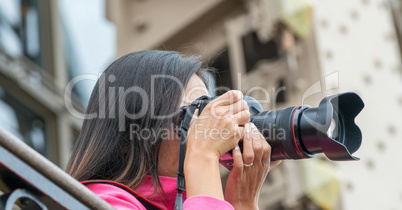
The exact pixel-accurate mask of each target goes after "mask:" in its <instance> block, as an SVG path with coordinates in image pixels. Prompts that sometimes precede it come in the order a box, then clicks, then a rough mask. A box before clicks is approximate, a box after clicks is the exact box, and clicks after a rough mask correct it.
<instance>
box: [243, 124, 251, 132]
mask: <svg viewBox="0 0 402 210" xmlns="http://www.w3.org/2000/svg"><path fill="white" fill-rule="evenodd" d="M250 131H251V128H250V123H246V125H244V133H250Z"/></svg>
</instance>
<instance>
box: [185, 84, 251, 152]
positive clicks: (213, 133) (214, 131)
mask: <svg viewBox="0 0 402 210" xmlns="http://www.w3.org/2000/svg"><path fill="white" fill-rule="evenodd" d="M247 122H250V112H249V108H248V105H247V102H246V101H244V100H243V94H242V93H241V92H240V91H234V90H231V91H228V92H226V93H225V94H223V95H222V96H220V97H219V98H217V99H215V100H213V101H211V102H210V103H209V104H208V105H207V106H206V107H205V108H204V110H203V111H202V113H201V115H200V116H199V117H198V119H196V120H195V121H194V122H193V123H192V124H191V125H190V128H189V131H188V135H187V150H188V151H191V153H190V152H188V153H187V154H194V153H202V155H203V156H205V155H213V156H214V157H215V158H216V159H219V158H220V157H221V156H222V155H223V154H225V153H226V152H228V151H229V150H231V149H233V148H234V147H235V146H236V145H237V144H238V142H239V140H240V139H241V138H242V137H243V135H244V132H243V129H244V128H243V126H239V125H244V124H246V123H247Z"/></svg>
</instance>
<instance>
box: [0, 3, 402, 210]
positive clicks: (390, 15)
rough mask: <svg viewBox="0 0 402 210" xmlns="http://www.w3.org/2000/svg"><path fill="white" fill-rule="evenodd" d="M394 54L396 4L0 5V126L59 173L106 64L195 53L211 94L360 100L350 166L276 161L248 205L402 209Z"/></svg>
mask: <svg viewBox="0 0 402 210" xmlns="http://www.w3.org/2000/svg"><path fill="white" fill-rule="evenodd" d="M401 46H402V1H401V0H354V1H350V0H338V1H331V0H319V1H313V0H203V1H199V0H169V1H161V0H160V1H157V0H85V1H79V0H0V119H2V120H0V126H1V127H3V128H6V129H7V130H8V131H10V132H12V133H13V134H14V135H16V136H17V137H19V138H20V139H22V140H23V141H25V142H26V143H27V144H28V145H30V146H32V147H33V148H34V149H36V150H37V151H38V152H39V153H41V154H42V155H44V156H45V157H47V158H48V159H49V160H51V161H52V162H54V163H55V164H57V165H58V166H60V167H61V168H64V167H65V166H66V163H67V161H68V158H69V154H70V151H71V149H72V145H73V144H74V142H75V139H76V138H77V137H78V135H79V132H80V127H81V124H82V119H80V118H79V117H78V116H79V113H84V111H85V108H86V104H87V103H88V100H89V96H90V94H91V92H92V88H93V86H94V84H95V82H96V79H97V77H98V75H99V73H101V72H102V71H103V70H104V69H105V67H107V65H108V64H110V63H111V62H112V61H113V60H114V59H116V58H118V57H120V56H122V55H124V54H127V53H130V52H133V51H139V50H147V49H162V50H176V51H180V52H182V53H183V54H185V55H194V54H196V55H202V56H203V57H205V58H206V60H207V61H208V63H209V64H210V66H212V67H214V68H216V69H217V72H216V75H215V84H213V85H215V87H218V88H219V87H225V88H230V89H239V90H242V91H243V92H244V93H245V94H248V95H251V96H253V97H255V98H257V99H259V100H260V102H262V103H263V105H264V108H265V109H267V110H268V109H277V108H284V107H288V106H295V105H301V104H309V105H311V106H317V105H318V103H319V101H320V100H321V99H322V98H323V97H325V96H327V95H331V94H334V93H338V92H346V91H354V92H356V93H358V94H359V95H360V96H361V97H362V98H363V101H364V102H365V104H366V107H365V108H364V109H363V111H362V113H361V114H360V115H359V116H358V117H357V119H356V123H357V124H358V125H359V126H360V128H361V129H362V133H363V143H362V146H361V148H360V150H359V151H358V152H356V154H355V155H356V156H358V157H360V158H361V160H360V161H355V162H331V161H328V160H327V159H326V158H325V156H323V155H319V156H318V157H317V158H314V159H310V160H297V161H296V160H288V161H283V162H282V164H281V165H280V166H279V167H278V168H277V169H275V170H273V171H271V172H270V174H269V175H268V178H267V180H266V182H265V184H264V187H263V189H262V192H261V198H260V203H259V205H260V209H274V210H275V209H278V210H279V209H290V210H293V209H295V210H296V209H345V210H356V209H389V210H395V209H402V184H401V181H400V178H401V177H402V166H401V163H400V162H399V161H401V160H402V157H401V155H400V154H401V153H400V148H402V132H401V129H400V127H401V126H400V125H398V122H399V120H398V117H402V109H401V108H402V68H401V51H400V50H401ZM77 77H78V78H81V79H80V80H79V82H77V83H75V82H72V81H74V80H73V78H77ZM69 83H70V86H71V87H72V97H65V93H66V90H67V92H68V89H69V88H66V87H69V86H68V85H69ZM255 87H259V88H263V89H265V90H268V92H269V95H268V96H267V95H266V94H265V93H264V92H263V91H260V89H258V88H255ZM220 92H221V91H218V93H217V94H219V93H220ZM67 107H73V109H74V112H71V109H70V111H69V109H67ZM227 173H228V171H227V170H226V169H224V168H223V167H222V174H224V175H223V176H224V177H225V176H226V175H227Z"/></svg>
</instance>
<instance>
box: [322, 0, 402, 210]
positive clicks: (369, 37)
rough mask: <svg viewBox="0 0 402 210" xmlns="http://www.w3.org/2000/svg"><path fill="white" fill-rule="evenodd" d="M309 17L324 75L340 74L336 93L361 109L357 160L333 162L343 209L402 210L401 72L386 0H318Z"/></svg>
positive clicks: (358, 122)
mask: <svg viewBox="0 0 402 210" xmlns="http://www.w3.org/2000/svg"><path fill="white" fill-rule="evenodd" d="M314 18H315V20H314V22H315V23H314V24H315V30H316V36H317V45H318V53H319V57H320V58H319V60H320V65H321V69H322V72H323V75H328V74H330V73H331V72H334V71H339V91H340V92H345V91H355V92H357V93H358V94H360V96H361V97H362V98H363V101H364V102H365V105H366V107H365V108H364V109H363V111H362V113H361V114H360V115H359V116H358V118H357V120H356V122H357V124H358V125H359V126H360V128H361V129H362V133H363V143H362V146H361V148H360V150H359V151H358V152H356V153H355V154H356V156H358V157H360V158H361V160H360V161H357V162H341V163H339V164H338V166H339V169H340V171H341V173H342V186H341V189H342V190H341V196H342V206H343V209H346V210H349V209H350V210H359V209H365V210H366V209H376V210H377V209H387V210H388V209H402V163H401V162H402V155H401V154H402V130H401V129H400V128H401V125H400V123H401V120H400V118H401V117H402V80H401V79H402V74H401V72H402V71H401V61H400V53H399V50H398V44H397V39H396V34H395V29H394V26H393V21H392V16H391V11H390V9H389V2H388V1H383V0H352V1H351V0H338V1H334V0H319V1H316V5H315V11H314Z"/></svg>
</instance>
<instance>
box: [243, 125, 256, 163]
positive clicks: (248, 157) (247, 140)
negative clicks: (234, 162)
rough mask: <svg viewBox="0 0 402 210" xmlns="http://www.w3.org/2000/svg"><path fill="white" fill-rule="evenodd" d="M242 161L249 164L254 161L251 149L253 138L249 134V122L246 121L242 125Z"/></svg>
mask: <svg viewBox="0 0 402 210" xmlns="http://www.w3.org/2000/svg"><path fill="white" fill-rule="evenodd" d="M243 162H244V163H245V164H251V163H253V162H254V149H253V139H252V136H251V123H246V124H245V125H244V137H243Z"/></svg>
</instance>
